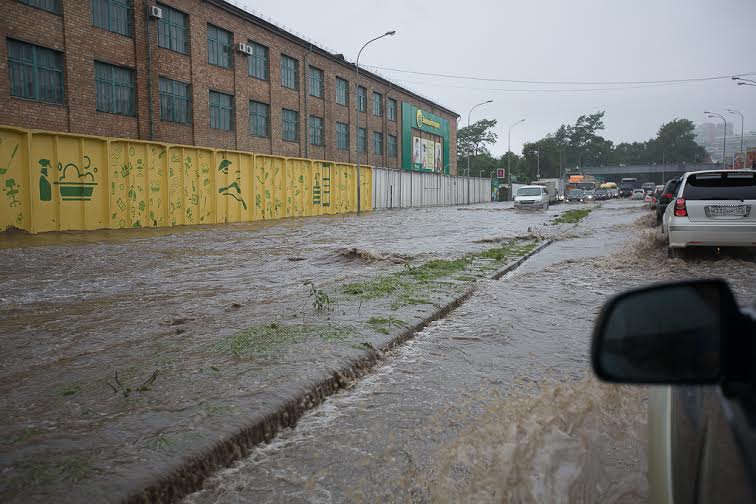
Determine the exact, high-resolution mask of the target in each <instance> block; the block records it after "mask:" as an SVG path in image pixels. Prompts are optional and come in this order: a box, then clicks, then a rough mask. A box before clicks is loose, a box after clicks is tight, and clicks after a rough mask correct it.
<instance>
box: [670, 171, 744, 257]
mask: <svg viewBox="0 0 756 504" xmlns="http://www.w3.org/2000/svg"><path fill="white" fill-rule="evenodd" d="M754 206H756V171H754V170H708V171H698V172H689V173H686V174H685V175H683V178H682V181H681V182H680V185H679V187H678V189H677V194H676V195H675V199H673V200H672V201H671V202H670V203H669V205H667V209H666V210H665V211H664V215H663V216H662V233H664V236H665V237H666V238H667V249H668V253H669V256H670V257H679V256H680V255H681V253H682V250H683V249H686V248H687V247H756V212H754V211H753V207H754Z"/></svg>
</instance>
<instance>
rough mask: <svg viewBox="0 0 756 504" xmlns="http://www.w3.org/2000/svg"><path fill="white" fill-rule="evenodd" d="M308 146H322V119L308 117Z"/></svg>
mask: <svg viewBox="0 0 756 504" xmlns="http://www.w3.org/2000/svg"><path fill="white" fill-rule="evenodd" d="M310 145H323V118H322V117H317V116H310Z"/></svg>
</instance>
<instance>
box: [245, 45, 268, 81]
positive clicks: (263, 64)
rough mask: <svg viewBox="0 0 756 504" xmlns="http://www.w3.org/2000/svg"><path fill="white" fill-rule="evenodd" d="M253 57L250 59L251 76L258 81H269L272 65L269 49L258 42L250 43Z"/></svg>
mask: <svg viewBox="0 0 756 504" xmlns="http://www.w3.org/2000/svg"><path fill="white" fill-rule="evenodd" d="M248 44H249V46H250V47H251V48H252V55H251V56H250V57H249V75H250V76H252V77H255V78H257V79H262V80H268V76H269V72H270V65H269V58H268V54H269V52H268V48H267V47H265V46H264V45H262V44H258V43H257V42H249V43H248Z"/></svg>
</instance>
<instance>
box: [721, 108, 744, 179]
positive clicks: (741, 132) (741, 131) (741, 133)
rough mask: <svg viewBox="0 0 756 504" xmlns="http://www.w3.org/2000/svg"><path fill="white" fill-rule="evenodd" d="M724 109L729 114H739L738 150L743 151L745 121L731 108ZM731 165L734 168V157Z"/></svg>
mask: <svg viewBox="0 0 756 504" xmlns="http://www.w3.org/2000/svg"><path fill="white" fill-rule="evenodd" d="M725 110H727V112H729V113H730V114H733V115H739V116H740V151H739V152H743V123H744V122H745V121H744V119H743V114H742V113H741V112H738V111H737V110H733V109H725ZM726 133H727V132H725V134H726ZM732 167H733V168H735V158H732Z"/></svg>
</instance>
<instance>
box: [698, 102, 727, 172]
mask: <svg viewBox="0 0 756 504" xmlns="http://www.w3.org/2000/svg"><path fill="white" fill-rule="evenodd" d="M704 114H708V116H707V117H709V118H710V119H713V118H714V117H717V118H719V119H722V122H724V134H723V135H722V168H727V119H725V116H723V115H722V114H717V113H715V112H708V111H706V110H704Z"/></svg>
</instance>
